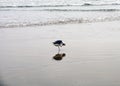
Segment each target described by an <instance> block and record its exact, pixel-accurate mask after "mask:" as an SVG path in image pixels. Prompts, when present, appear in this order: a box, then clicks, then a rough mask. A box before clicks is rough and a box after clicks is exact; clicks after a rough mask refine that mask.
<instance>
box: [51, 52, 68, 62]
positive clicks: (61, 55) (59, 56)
mask: <svg viewBox="0 0 120 86" xmlns="http://www.w3.org/2000/svg"><path fill="white" fill-rule="evenodd" d="M65 56H66V54H65V53H57V54H55V55H54V56H53V59H54V60H56V61H60V60H62V59H63V57H65Z"/></svg>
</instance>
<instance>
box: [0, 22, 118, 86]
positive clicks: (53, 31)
mask: <svg viewBox="0 0 120 86" xmlns="http://www.w3.org/2000/svg"><path fill="white" fill-rule="evenodd" d="M57 39H62V40H63V41H64V42H65V43H66V46H65V47H62V48H61V51H60V52H59V54H63V53H64V54H65V56H64V57H63V58H62V60H59V61H57V60H54V59H53V57H54V56H55V55H56V54H57V53H58V49H57V47H55V46H53V44H52V42H53V41H55V40H57ZM119 66H120V24H119V21H114V22H99V23H86V24H84V23H83V24H66V25H52V26H42V27H24V28H5V29H0V76H1V77H2V78H1V81H2V82H1V83H2V84H3V83H4V84H5V85H6V86H119V85H120V67H119Z"/></svg>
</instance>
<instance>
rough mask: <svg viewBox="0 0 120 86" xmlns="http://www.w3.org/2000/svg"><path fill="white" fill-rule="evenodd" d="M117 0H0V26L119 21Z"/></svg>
mask: <svg viewBox="0 0 120 86" xmlns="http://www.w3.org/2000/svg"><path fill="white" fill-rule="evenodd" d="M119 14H120V1H117V0H109V1H108V0H71V1H66V0H54V1H53V0H52V1H51V0H44V1H43V0H34V1H28V0H22V1H21V0H9V1H7V0H1V1H0V28H6V27H11V28H12V27H26V26H44V25H53V24H68V23H88V22H90V23H91V22H105V21H116V20H120V16H119Z"/></svg>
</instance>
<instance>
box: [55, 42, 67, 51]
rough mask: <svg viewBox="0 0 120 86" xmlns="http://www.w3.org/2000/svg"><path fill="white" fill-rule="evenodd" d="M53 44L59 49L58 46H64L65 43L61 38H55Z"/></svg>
mask: <svg viewBox="0 0 120 86" xmlns="http://www.w3.org/2000/svg"><path fill="white" fill-rule="evenodd" d="M53 44H54V45H55V46H57V47H58V50H59V51H60V47H62V46H65V43H63V42H62V40H56V41H55V42H53Z"/></svg>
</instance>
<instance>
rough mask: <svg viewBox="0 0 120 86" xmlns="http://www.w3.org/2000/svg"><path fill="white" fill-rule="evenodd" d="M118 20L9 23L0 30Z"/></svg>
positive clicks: (109, 18)
mask: <svg viewBox="0 0 120 86" xmlns="http://www.w3.org/2000/svg"><path fill="white" fill-rule="evenodd" d="M117 20H120V16H118V17H113V18H111V17H105V18H104V19H99V18H98V19H83V18H80V19H65V20H56V21H55V20H54V21H47V22H38V23H25V22H23V23H11V24H10V23H9V24H3V25H0V28H16V27H32V26H33V27H34V26H48V25H59V24H80V23H93V22H107V21H117Z"/></svg>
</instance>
